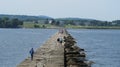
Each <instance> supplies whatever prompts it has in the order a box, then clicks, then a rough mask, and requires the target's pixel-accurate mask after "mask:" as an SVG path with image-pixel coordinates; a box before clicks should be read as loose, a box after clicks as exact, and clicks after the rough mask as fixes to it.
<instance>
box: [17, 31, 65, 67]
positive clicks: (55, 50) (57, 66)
mask: <svg viewBox="0 0 120 67" xmlns="http://www.w3.org/2000/svg"><path fill="white" fill-rule="evenodd" d="M64 36H67V33H66V32H64V33H62V34H61V33H59V32H57V33H55V34H54V35H53V36H52V37H50V38H49V39H48V40H47V41H46V42H45V43H44V44H43V45H42V46H41V47H40V48H38V49H37V50H36V51H35V54H34V57H33V61H31V59H30V58H26V59H25V60H24V61H23V62H21V63H20V64H19V65H18V66H17V67H64V46H63V45H62V44H61V43H59V42H57V38H59V37H64Z"/></svg>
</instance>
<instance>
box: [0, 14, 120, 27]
mask: <svg viewBox="0 0 120 67" xmlns="http://www.w3.org/2000/svg"><path fill="white" fill-rule="evenodd" d="M60 27H64V28H74V29H120V20H114V21H111V22H110V21H101V20H94V19H83V18H56V19H54V18H51V17H47V16H25V15H0V28H60Z"/></svg>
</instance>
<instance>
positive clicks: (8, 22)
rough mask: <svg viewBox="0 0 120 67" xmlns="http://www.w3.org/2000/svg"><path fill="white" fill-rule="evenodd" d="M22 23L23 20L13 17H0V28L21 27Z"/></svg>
mask: <svg viewBox="0 0 120 67" xmlns="http://www.w3.org/2000/svg"><path fill="white" fill-rule="evenodd" d="M22 25H23V21H21V20H19V19H17V18H13V19H10V18H8V17H3V18H0V28H21V27H22Z"/></svg>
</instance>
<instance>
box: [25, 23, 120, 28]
mask: <svg viewBox="0 0 120 67" xmlns="http://www.w3.org/2000/svg"><path fill="white" fill-rule="evenodd" d="M23 28H50V29H51V28H61V27H60V26H56V25H51V24H40V23H37V24H35V23H29V22H27V23H26V22H25V23H24V24H23ZM64 28H71V29H120V26H80V25H65V26H64Z"/></svg>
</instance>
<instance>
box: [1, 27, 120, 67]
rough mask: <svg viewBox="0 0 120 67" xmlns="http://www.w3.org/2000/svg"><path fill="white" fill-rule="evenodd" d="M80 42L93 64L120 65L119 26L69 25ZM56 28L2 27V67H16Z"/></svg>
mask: <svg viewBox="0 0 120 67" xmlns="http://www.w3.org/2000/svg"><path fill="white" fill-rule="evenodd" d="M68 31H69V32H70V33H71V35H73V37H74V38H75V39H76V40H77V42H78V43H77V44H78V45H79V46H80V47H81V48H84V49H85V50H86V54H87V59H89V60H92V61H94V62H95V64H93V65H92V67H119V66H120V30H86V29H82V30H81V29H69V30H68ZM55 32H57V30H55V29H0V67H16V65H17V64H19V63H20V62H21V61H23V60H24V59H25V58H26V57H28V56H29V50H30V49H31V47H33V48H34V49H36V48H38V47H39V46H40V45H41V44H42V43H44V42H45V41H46V40H47V39H48V38H49V37H50V36H51V35H53V34H54V33H55Z"/></svg>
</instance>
